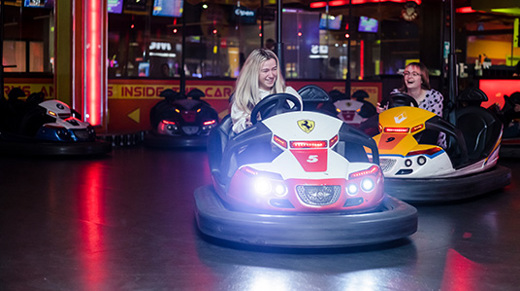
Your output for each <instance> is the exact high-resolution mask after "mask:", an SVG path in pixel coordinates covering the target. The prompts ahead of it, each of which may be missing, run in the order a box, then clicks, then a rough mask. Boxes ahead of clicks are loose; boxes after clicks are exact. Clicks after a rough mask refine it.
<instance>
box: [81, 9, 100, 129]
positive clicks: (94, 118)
mask: <svg viewBox="0 0 520 291" xmlns="http://www.w3.org/2000/svg"><path fill="white" fill-rule="evenodd" d="M87 3H88V4H87V13H86V14H87V15H86V17H87V22H86V25H87V27H86V32H87V33H86V35H85V38H86V39H85V41H86V44H87V45H86V53H85V54H86V58H85V62H86V70H87V71H86V79H85V89H86V92H85V96H84V97H85V100H86V113H87V116H88V118H87V121H88V122H89V123H90V124H92V125H100V124H101V109H100V108H101V94H102V92H101V77H102V71H101V70H102V63H100V62H101V52H100V50H101V35H102V34H101V25H100V24H101V23H102V20H103V17H102V14H101V6H100V5H101V1H98V0H93V1H88V2H87Z"/></svg>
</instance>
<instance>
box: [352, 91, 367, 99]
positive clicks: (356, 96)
mask: <svg viewBox="0 0 520 291" xmlns="http://www.w3.org/2000/svg"><path fill="white" fill-rule="evenodd" d="M368 97H370V96H369V95H368V93H367V92H366V91H365V90H357V91H356V92H354V94H352V97H351V98H352V99H356V100H357V101H363V100H364V99H365V98H368Z"/></svg>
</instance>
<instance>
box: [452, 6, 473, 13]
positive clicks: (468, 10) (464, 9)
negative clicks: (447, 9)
mask: <svg viewBox="0 0 520 291" xmlns="http://www.w3.org/2000/svg"><path fill="white" fill-rule="evenodd" d="M455 12H457V13H475V12H478V11H476V10H473V8H471V7H470V6H467V7H460V8H457V9H455Z"/></svg>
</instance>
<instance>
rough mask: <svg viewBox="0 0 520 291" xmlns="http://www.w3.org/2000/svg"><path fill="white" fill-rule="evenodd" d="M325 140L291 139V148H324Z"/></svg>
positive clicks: (325, 145)
mask: <svg viewBox="0 0 520 291" xmlns="http://www.w3.org/2000/svg"><path fill="white" fill-rule="evenodd" d="M326 147H327V141H324V140H310V141H291V148H293V149H308V148H314V149H315V148H326Z"/></svg>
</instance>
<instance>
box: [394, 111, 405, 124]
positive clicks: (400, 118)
mask: <svg viewBox="0 0 520 291" xmlns="http://www.w3.org/2000/svg"><path fill="white" fill-rule="evenodd" d="M406 118H407V116H406V113H404V112H403V113H401V114H399V115H397V116H394V121H395V123H401V122H403V121H405V119H406Z"/></svg>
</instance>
